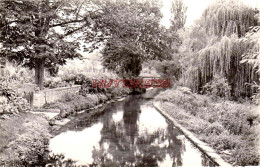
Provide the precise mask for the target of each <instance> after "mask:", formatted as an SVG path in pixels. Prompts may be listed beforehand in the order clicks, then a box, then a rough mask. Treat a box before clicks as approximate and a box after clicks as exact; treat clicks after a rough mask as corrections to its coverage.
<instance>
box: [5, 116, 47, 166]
mask: <svg viewBox="0 0 260 167" xmlns="http://www.w3.org/2000/svg"><path fill="white" fill-rule="evenodd" d="M48 128H49V123H48V121H47V120H46V119H45V118H43V117H42V116H40V115H38V114H37V115H34V114H31V113H22V114H19V116H14V117H13V118H12V119H9V120H5V121H2V122H1V126H0V130H1V134H0V139H2V138H3V139H4V141H1V140H0V141H1V142H0V149H1V152H0V166H1V165H3V164H2V163H4V164H5V166H36V165H38V166H41V163H42V160H43V159H45V158H47V157H48V142H49V139H50V137H51V136H50V134H49V131H48ZM4 146H5V147H4Z"/></svg>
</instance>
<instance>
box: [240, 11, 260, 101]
mask: <svg viewBox="0 0 260 167" xmlns="http://www.w3.org/2000/svg"><path fill="white" fill-rule="evenodd" d="M258 17H259V18H260V15H259V16H258ZM259 39H260V26H255V27H253V28H252V29H251V30H250V31H249V32H248V33H247V34H246V36H245V37H244V38H242V39H241V41H243V42H245V43H246V44H247V48H248V51H247V52H246V53H245V54H244V55H243V60H242V61H241V63H243V64H244V63H247V64H250V65H252V66H253V68H254V69H255V70H256V72H257V73H258V74H259V75H260V40H259ZM254 86H255V87H256V88H257V89H258V91H257V93H256V94H255V95H254V96H253V99H254V101H255V102H256V104H260V78H259V82H258V83H255V84H254Z"/></svg>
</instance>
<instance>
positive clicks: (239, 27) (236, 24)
mask: <svg viewBox="0 0 260 167" xmlns="http://www.w3.org/2000/svg"><path fill="white" fill-rule="evenodd" d="M256 12H257V11H256V10H254V9H252V8H250V7H248V6H245V5H243V4H242V3H241V2H239V1H237V0H219V1H217V2H216V3H215V4H213V5H211V6H209V7H208V8H207V9H206V10H205V11H204V12H203V15H202V21H203V22H204V23H203V24H204V27H205V29H206V31H207V32H208V34H210V35H217V36H230V35H232V34H237V35H238V37H241V36H243V35H245V33H246V32H247V31H248V30H249V27H251V26H254V25H256V24H257V19H256V18H255V17H254V16H255V15H256Z"/></svg>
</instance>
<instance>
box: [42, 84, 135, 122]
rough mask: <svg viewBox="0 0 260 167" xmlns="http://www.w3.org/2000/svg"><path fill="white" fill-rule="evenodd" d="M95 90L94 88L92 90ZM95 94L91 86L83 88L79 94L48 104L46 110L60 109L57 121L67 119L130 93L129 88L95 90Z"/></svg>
mask: <svg viewBox="0 0 260 167" xmlns="http://www.w3.org/2000/svg"><path fill="white" fill-rule="evenodd" d="M91 89H93V88H91ZM94 90H96V91H94V92H92V91H90V89H89V86H82V87H81V90H80V92H79V94H74V95H72V94H65V95H64V96H63V97H62V98H61V99H60V100H59V101H57V102H55V103H50V104H46V105H45V106H44V108H45V109H60V113H59V115H58V116H57V117H56V119H60V118H66V117H68V116H69V115H72V114H74V113H76V112H78V111H82V110H87V109H93V108H94V107H95V106H97V105H99V104H103V103H105V102H106V101H108V100H113V99H115V98H117V97H122V96H123V95H127V94H129V93H130V89H129V88H124V87H118V88H113V87H112V88H104V89H97V88H95V89H94Z"/></svg>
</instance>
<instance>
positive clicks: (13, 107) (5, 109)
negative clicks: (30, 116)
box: [0, 80, 30, 116]
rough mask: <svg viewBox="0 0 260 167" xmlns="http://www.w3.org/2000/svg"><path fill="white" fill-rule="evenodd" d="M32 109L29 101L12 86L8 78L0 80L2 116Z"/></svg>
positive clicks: (0, 114)
mask: <svg viewBox="0 0 260 167" xmlns="http://www.w3.org/2000/svg"><path fill="white" fill-rule="evenodd" d="M29 109H30V106H29V104H28V102H27V101H26V100H25V99H23V98H22V97H20V95H19V94H18V93H17V92H16V91H15V90H14V88H12V87H11V86H10V83H9V82H7V81H6V80H0V116H3V115H4V114H9V115H10V114H17V113H19V112H26V111H28V110H29Z"/></svg>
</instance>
